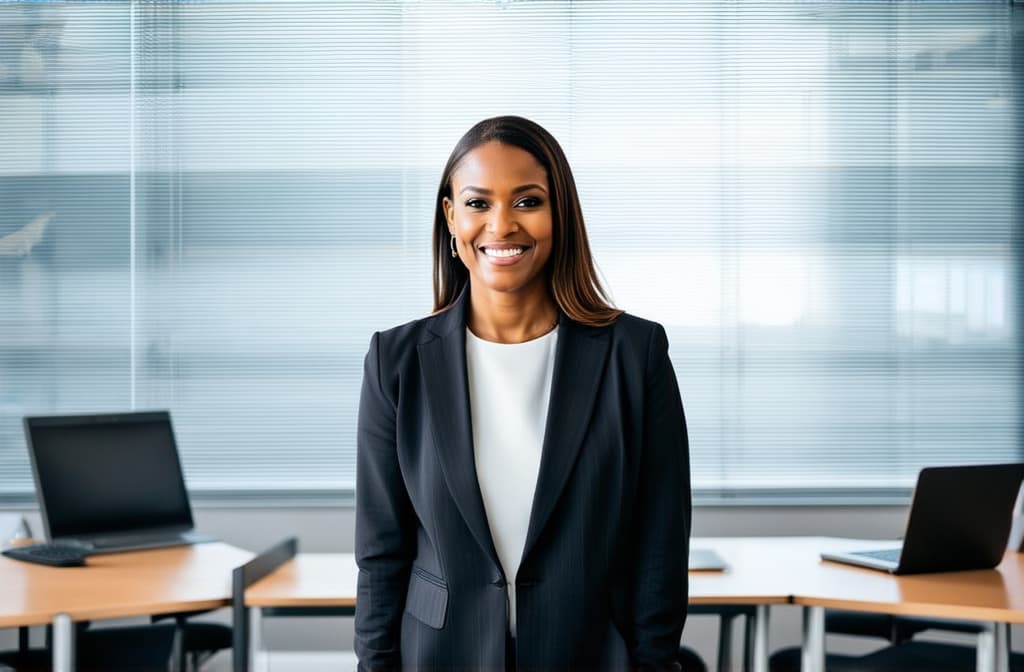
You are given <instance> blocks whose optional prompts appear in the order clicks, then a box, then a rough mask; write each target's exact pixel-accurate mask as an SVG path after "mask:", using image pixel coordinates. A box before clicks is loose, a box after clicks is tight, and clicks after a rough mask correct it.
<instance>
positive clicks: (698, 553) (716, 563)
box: [687, 548, 729, 572]
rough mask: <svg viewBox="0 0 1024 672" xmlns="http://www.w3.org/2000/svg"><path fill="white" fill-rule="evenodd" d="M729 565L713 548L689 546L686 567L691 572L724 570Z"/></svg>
mask: <svg viewBox="0 0 1024 672" xmlns="http://www.w3.org/2000/svg"><path fill="white" fill-rule="evenodd" d="M728 568H729V565H728V564H727V563H726V562H725V560H723V559H722V556H720V555H719V554H718V553H717V552H716V551H715V550H714V549H711V548H691V549H690V557H689V558H688V563H687V569H689V571H691V572H724V571H725V570H726V569H728Z"/></svg>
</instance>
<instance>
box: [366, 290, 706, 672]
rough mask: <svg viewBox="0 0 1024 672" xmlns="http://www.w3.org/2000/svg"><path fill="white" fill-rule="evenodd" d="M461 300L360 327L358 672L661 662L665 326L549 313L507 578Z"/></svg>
mask: <svg viewBox="0 0 1024 672" xmlns="http://www.w3.org/2000/svg"><path fill="white" fill-rule="evenodd" d="M467 297H468V292H464V293H463V296H462V297H461V298H460V299H459V301H458V303H457V304H456V305H455V306H453V307H452V308H451V309H449V310H448V311H446V312H444V313H441V314H438V315H433V316H431V317H427V318H425V319H422V320H418V321H415V322H411V323H409V324H406V325H403V326H400V327H396V328H394V329H391V330H389V331H384V332H380V333H377V334H374V336H373V338H372V340H371V342H370V349H369V353H368V354H367V356H366V362H365V371H364V380H363V389H362V396H361V398H360V405H359V428H358V458H357V482H356V560H357V562H358V565H359V583H358V600H357V606H356V619H355V629H356V639H355V647H356V653H357V655H358V657H359V661H360V662H359V669H360V670H362V671H371V670H373V671H376V670H418V671H425V670H437V671H449V670H466V671H467V672H468V671H470V670H472V671H474V672H476V671H478V670H483V671H491V670H494V671H497V670H503V669H504V668H505V665H506V651H505V647H506V641H507V638H506V632H507V629H508V614H507V609H508V606H507V604H508V602H507V589H506V583H507V581H515V582H516V583H515V585H516V593H517V598H518V599H517V602H518V605H517V637H516V641H515V647H516V651H515V654H516V660H517V668H518V670H520V671H534V670H536V671H538V672H539V671H541V670H544V671H547V670H581V671H583V670H586V671H587V672H590V671H593V670H632V669H651V670H660V669H673V665H674V663H673V662H672V661H674V659H675V655H676V651H677V649H678V645H679V638H680V634H681V632H682V628H683V623H684V621H685V619H686V603H687V573H686V572H687V569H686V565H687V553H688V544H689V532H690V480H689V458H688V450H687V437H686V425H685V420H684V418H683V409H682V403H681V401H680V397H679V390H678V385H677V383H676V378H675V374H674V373H673V370H672V365H671V363H670V362H669V358H668V342H667V339H666V336H665V332H664V329H662V327H661V326H660V325H658V324H656V323H654V322H649V321H646V320H641V319H639V318H636V317H632V316H629V315H622V316H621V317H620V318H619V319H618V320H617V321H616V322H615V323H614V324H613V325H611V326H609V327H602V328H591V327H586V326H583V325H580V324H578V323H575V322H573V321H571V320H569V319H568V318H567V317H566V316H564V315H562V316H561V318H560V321H559V334H558V345H557V347H556V352H555V370H554V377H553V381H552V386H551V400H550V403H549V410H548V418H547V424H546V429H545V436H544V442H543V447H542V455H541V465H540V473H539V475H538V481H537V488H536V493H535V495H534V500H533V508H532V513H531V516H530V522H529V529H528V532H527V537H526V545H525V549H524V551H523V556H522V563H521V566H520V569H519V572H518V575H517V576H515V577H505V576H504V575H503V573H502V569H501V563H500V562H499V560H498V556H497V553H496V552H495V549H494V544H493V542H492V539H491V533H490V530H489V528H488V525H487V517H486V514H485V511H484V506H483V501H482V498H481V495H480V488H479V484H478V482H477V478H476V470H475V466H474V461H473V443H472V431H471V427H470V407H469V392H468V384H467V377H466V335H465V325H466V310H467V305H468V303H469V301H468V298H467Z"/></svg>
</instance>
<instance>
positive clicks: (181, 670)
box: [0, 612, 232, 672]
mask: <svg viewBox="0 0 1024 672" xmlns="http://www.w3.org/2000/svg"><path fill="white" fill-rule="evenodd" d="M200 613H204V612H183V613H179V614H165V615H161V616H154V617H153V619H152V620H153V623H154V625H132V626H115V627H109V628H92V627H90V625H91V624H90V622H89V621H82V622H79V623H76V624H75V638H76V640H77V647H76V648H77V654H78V655H77V657H78V668H79V669H80V670H84V671H89V670H99V671H102V672H117V671H119V670H124V671H125V672H128V671H131V672H145V671H148V670H154V671H158V672H167V670H168V669H171V670H177V671H178V672H186V671H188V670H192V671H193V672H195V671H197V670H199V669H200V665H202V663H203V662H205V661H206V660H208V659H209V658H210V657H211V656H213V655H214V654H215V653H217V651H220V650H221V649H230V648H231V644H232V629H231V628H230V627H229V626H227V625H222V624H220V623H197V622H193V621H188V620H186V619H188V618H191V617H192V616H194V615H196V614H200ZM167 618H173V619H175V622H174V623H173V624H170V623H164V624H158V621H160V620H164V619H167ZM51 637H52V630H51V628H50V627H49V626H47V629H46V644H45V646H43V647H42V648H34V649H33V648H31V647H30V645H29V628H27V627H21V628H18V648H17V650H15V651H3V652H0V665H6V666H7V667H9V668H11V669H13V670H15V671H16V672H37V671H46V672H49V670H50V668H51V666H52V662H53V654H52V649H51ZM176 638H177V639H176ZM179 644H180V646H179Z"/></svg>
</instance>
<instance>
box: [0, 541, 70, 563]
mask: <svg viewBox="0 0 1024 672" xmlns="http://www.w3.org/2000/svg"><path fill="white" fill-rule="evenodd" d="M3 554H4V555H6V556H7V557H9V558H14V559H15V560H24V561H25V562H36V563H39V564H41V565H52V566H54V567H77V566H79V565H84V564H85V556H86V552H85V551H84V550H83V549H81V548H78V547H76V546H65V545H62V544H35V545H34V546H15V547H13V548H8V549H7V550H6V551H4V552H3Z"/></svg>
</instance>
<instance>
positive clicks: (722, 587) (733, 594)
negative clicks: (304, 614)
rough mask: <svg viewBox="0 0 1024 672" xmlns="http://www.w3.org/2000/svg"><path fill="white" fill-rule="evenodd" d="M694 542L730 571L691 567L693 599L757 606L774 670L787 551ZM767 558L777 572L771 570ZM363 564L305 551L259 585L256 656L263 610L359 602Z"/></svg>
mask: <svg viewBox="0 0 1024 672" xmlns="http://www.w3.org/2000/svg"><path fill="white" fill-rule="evenodd" d="M691 545H693V546H701V547H704V548H714V549H715V550H716V551H718V552H719V554H720V555H722V557H724V558H725V559H726V561H727V562H728V563H729V569H728V571H725V572H691V573H690V603H691V604H699V605H753V606H755V607H756V610H755V614H754V616H753V624H754V669H755V672H767V670H768V605H772V604H789V603H790V601H791V597H790V593H789V591H788V589H787V587H786V583H787V578H789V575H788V573H784V572H778V571H774V569H775V568H776V567H781V566H783V564H784V560H785V557H786V555H787V551H786V549H785V548H783V547H782V546H780V544H779V543H778V542H777V541H774V540H771V539H694V540H693V541H692V543H691ZM766 558H767V559H768V561H769V567H770V568H772V571H768V572H765V571H763V570H764V569H765V561H766ZM357 575H358V568H357V567H356V562H355V556H354V555H353V554H351V553H300V554H299V555H297V556H296V557H295V558H294V559H293V560H291V561H289V562H288V563H286V564H284V565H282V566H281V567H280V568H279V569H278V570H277V571H275V572H274V573H273V574H271V575H269V576H267V577H265V578H264V579H262V580H261V581H258V582H256V583H255V584H253V585H252V586H251V587H250V588H249V590H247V591H246V593H245V604H246V606H248V607H253V608H254V609H253V611H252V619H253V623H252V627H251V632H252V633H254V636H253V637H252V638H251V639H250V651H251V656H250V660H256V656H257V653H258V651H259V648H260V644H259V638H258V636H257V635H258V633H259V631H260V620H261V616H260V612H261V610H263V609H275V610H280V609H282V608H295V607H298V608H314V609H325V608H332V609H337V608H342V609H352V608H354V607H355V604H356V578H357Z"/></svg>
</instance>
